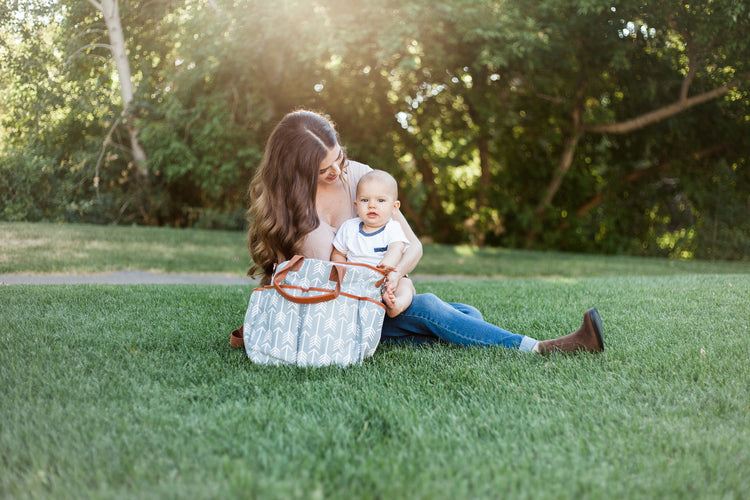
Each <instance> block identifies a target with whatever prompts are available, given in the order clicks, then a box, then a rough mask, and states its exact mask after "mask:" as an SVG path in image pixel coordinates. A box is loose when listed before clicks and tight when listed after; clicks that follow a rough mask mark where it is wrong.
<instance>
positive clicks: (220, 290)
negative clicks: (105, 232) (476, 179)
mask: <svg viewBox="0 0 750 500" xmlns="http://www.w3.org/2000/svg"><path fill="white" fill-rule="evenodd" d="M32 226H33V225H32ZM32 226H28V227H32ZM44 229H45V230H47V229H48V228H47V227H45V228H44ZM74 229H75V228H74ZM84 229H88V228H84ZM136 229H138V228H125V229H124V231H125V232H127V231H135V230H136ZM0 230H2V231H7V225H1V224H0ZM154 231H157V230H154ZM172 231H176V230H168V231H166V232H167V233H170V234H168V235H166V236H163V235H162V236H156V235H155V234H154V235H153V236H152V238H153V240H158V241H163V239H166V238H173V239H174V241H175V245H180V244H185V241H184V240H183V239H182V238H180V236H179V235H173V234H171V233H172ZM117 232H118V231H114V233H117ZM177 233H179V231H177ZM181 234H183V233H181ZM184 234H185V235H189V234H190V232H185V233H184ZM211 234H213V233H211ZM218 234H219V236H216V237H215V238H213V240H215V241H217V244H220V243H219V240H221V239H222V238H225V237H226V240H225V241H229V240H231V238H236V239H237V241H239V243H240V244H241V245H243V244H244V243H243V241H242V240H243V238H244V237H242V236H241V235H240V236H239V237H237V235H234V234H233V233H218ZM222 235H223V236H222ZM201 237H203V236H202V235H201ZM125 240H127V238H124V237H123V241H125ZM208 241H212V239H211V238H208ZM227 245H228V248H232V245H231V243H228V244H227ZM149 248H150V247H149V244H148V243H143V250H144V251H145V252H147V253H148V252H149ZM165 248H166V247H165ZM243 249H244V247H243ZM441 251H445V249H441ZM458 252H465V250H464V249H459V250H458ZM498 252H499V253H500V256H501V258H502V259H504V260H506V262H505V263H504V264H503V265H507V266H509V267H515V266H513V265H512V264H513V262H512V261H513V259H514V258H517V259H518V260H519V261H525V260H528V261H534V260H536V261H537V262H538V264H539V267H540V268H544V269H553V268H555V267H556V264H554V263H551V262H546V260H555V259H557V258H558V257H560V256H561V255H563V256H564V254H544V255H546V256H547V259H544V258H542V256H540V255H537V254H532V255H530V256H524V253H523V252H510V253H505V252H500V251H498ZM150 253H152V254H158V253H159V251H158V250H154V251H153V252H150ZM163 253H165V254H169V251H166V250H165V251H164V252H163ZM196 253H200V251H197V252H196ZM478 253H480V254H481V255H485V254H484V252H478ZM490 253H491V252H490ZM227 255H231V253H230V252H227ZM487 255H489V254H487ZM241 258H242V257H241ZM499 258H500V257H499ZM84 260H85V259H83V258H82V259H81V261H84ZM92 260H94V259H92ZM196 260H201V259H196ZM586 260H587V257H586V256H576V257H575V262H577V263H578V264H577V266H578V268H579V270H578V271H575V272H571V273H570V274H564V273H562V272H555V273H550V276H547V277H529V278H509V279H460V280H459V279H451V280H445V281H421V282H417V288H418V291H419V292H433V293H436V294H437V295H439V296H440V297H441V298H443V299H445V300H448V301H462V302H467V303H470V304H473V305H475V306H477V307H478V308H479V309H480V310H481V311H482V312H483V313H484V315H485V317H486V319H487V320H489V321H491V322H494V323H497V324H500V325H502V326H503V327H505V328H507V329H509V330H511V331H515V332H518V333H523V334H527V335H531V336H536V337H538V338H540V339H544V338H551V337H554V336H557V335H560V334H564V333H568V332H570V331H572V330H574V329H576V328H577V327H578V326H579V324H580V322H581V319H582V315H583V311H584V310H585V309H586V308H588V307H591V306H596V307H597V308H598V309H599V311H600V313H601V315H602V319H603V321H604V327H605V345H606V350H605V352H604V353H602V354H600V355H582V356H563V355H554V356H552V357H550V358H542V357H537V356H533V355H523V354H520V353H517V352H515V351H510V350H507V349H503V348H487V349H480V348H457V347H452V346H447V345H434V346H427V347H408V346H380V347H379V348H378V351H377V353H376V354H375V355H374V356H373V357H372V358H369V359H367V360H366V361H365V362H364V364H363V365H362V366H352V367H349V368H346V369H343V368H338V367H329V368H313V369H300V368H296V367H265V366H257V365H253V364H252V363H251V362H250V361H249V360H248V359H247V357H246V356H245V354H244V352H242V351H237V350H231V349H230V348H229V346H228V334H229V331H230V330H231V329H232V328H234V327H236V326H238V325H239V324H240V323H241V321H242V317H243V316H244V310H245V307H246V306H247V301H248V299H249V294H250V289H251V287H250V286H236V285H235V286H208V285H200V286H198V285H193V286H186V285H168V286H157V285H143V286H104V285H78V286H23V285H12V286H1V287H0V325H2V326H1V327H0V331H1V332H2V334H1V335H0V391H2V392H0V396H1V397H0V456H1V457H2V459H1V460H2V461H1V462H0V498H55V499H58V498H92V497H93V498H128V499H130V498H155V499H156V498H159V499H161V498H222V497H230V498H231V497H234V498H238V497H239V498H279V499H286V498H341V499H349V498H389V499H401V498H405V499H412V498H417V499H420V498H424V499H434V498H438V499H443V498H444V499H455V498H534V499H537V498H551V499H552V498H555V499H556V498H686V497H687V498H745V497H747V496H748V494H750V475H748V474H747V464H748V463H750V426H749V425H748V424H747V420H748V419H747V415H748V414H750V363H748V360H750V342H748V340H749V339H750V273H748V272H746V271H742V270H741V268H738V270H735V271H734V272H733V273H730V272H726V273H722V270H713V271H711V270H710V269H704V268H702V267H701V266H702V265H703V264H702V263H695V264H696V268H695V269H689V268H688V269H687V270H684V269H681V268H679V266H677V267H674V268H673V267H670V264H669V263H668V262H665V263H663V264H664V266H663V268H664V269H665V270H666V271H665V272H664V273H663V274H662V275H658V273H656V268H653V269H652V268H651V267H650V265H651V264H650V261H649V263H648V266H646V267H645V268H644V269H642V270H640V269H639V268H638V267H637V265H636V263H637V262H641V260H639V259H634V260H633V261H632V263H631V266H630V268H629V270H628V272H626V271H622V272H621V274H620V275H610V274H608V273H607V272H605V269H604V267H607V266H600V265H599V264H596V265H592V266H587V265H586ZM591 260H592V262H597V261H600V260H604V261H606V259H603V258H599V257H591ZM64 261H65V258H64V256H61V257H60V259H59V262H64ZM153 262H155V264H153V268H154V269H161V270H172V269H169V268H168V266H167V265H159V264H158V261H157V260H154V261H153ZM135 263H137V260H134V264H133V265H135ZM3 265H4V266H6V265H8V266H10V267H13V268H16V267H14V266H15V264H13V263H12V262H11V263H10V264H8V263H7V262H3ZM706 265H707V266H710V265H713V264H710V263H706ZM728 266H729V267H731V266H733V265H732V264H728ZM568 267H572V264H570V263H569V264H568V266H567V267H566V266H562V267H561V268H562V269H563V270H565V269H567V268H568ZM591 268H594V269H599V272H594V273H593V275H592V276H587V275H586V272H587V270H588V269H591ZM86 269H88V270H91V269H90V268H86ZM54 270H55V271H56V272H64V271H65V270H66V269H65V267H64V266H62V267H55V268H54ZM212 270H216V269H215V268H214V269H212ZM193 271H194V270H193ZM723 271H728V270H727V269H724V270H723ZM6 272H7V271H6ZM229 272H231V271H229ZM492 274H506V275H507V274H509V273H500V272H499V273H494V272H493V273H492Z"/></svg>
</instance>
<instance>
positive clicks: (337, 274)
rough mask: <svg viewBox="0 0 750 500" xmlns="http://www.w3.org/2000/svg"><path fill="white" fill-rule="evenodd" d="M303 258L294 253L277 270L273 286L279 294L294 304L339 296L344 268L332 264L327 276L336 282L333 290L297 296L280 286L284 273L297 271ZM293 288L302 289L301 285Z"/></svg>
mask: <svg viewBox="0 0 750 500" xmlns="http://www.w3.org/2000/svg"><path fill="white" fill-rule="evenodd" d="M304 259H305V258H304V257H302V256H301V255H295V256H294V257H292V258H291V259H290V260H289V263H288V264H287V265H286V266H284V269H282V270H281V271H279V272H277V273H276V274H274V276H273V287H274V288H275V289H276V291H277V292H279V294H281V296H282V297H284V298H285V299H287V300H289V301H291V302H294V303H296V304H319V303H321V302H327V301H329V300H334V299H335V298H337V297H338V296H339V294H340V293H341V280H342V279H343V277H344V272H342V271H345V270H341V269H340V266H338V265H336V264H334V265H333V266H332V267H331V276H330V277H329V279H330V280H332V281H335V282H336V288H335V289H333V290H329V291H328V292H326V293H321V294H320V295H315V296H310V297H297V296H294V295H292V294H290V293H289V292H287V291H286V290H284V288H283V287H282V286H281V282H282V281H283V280H284V278H286V275H287V274H288V273H289V271H297V270H299V269H300V267H301V266H302V261H303V260H304ZM294 288H297V289H300V290H304V289H303V288H301V287H298V286H295V287H294Z"/></svg>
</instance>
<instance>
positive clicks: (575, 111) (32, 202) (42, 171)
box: [0, 0, 750, 259]
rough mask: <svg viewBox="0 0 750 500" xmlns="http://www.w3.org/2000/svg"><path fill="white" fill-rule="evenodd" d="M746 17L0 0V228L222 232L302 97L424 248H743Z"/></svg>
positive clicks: (575, 0)
mask: <svg viewBox="0 0 750 500" xmlns="http://www.w3.org/2000/svg"><path fill="white" fill-rule="evenodd" d="M748 28H750V6H748V4H747V2H744V1H741V0H697V1H690V2H673V1H667V0H663V1H655V2H643V1H631V0H612V1H610V2H600V1H597V0H533V1H528V2H515V1H510V0H498V1H482V0H448V1H440V0H411V1H409V2H402V1H401V0H319V1H308V0H299V1H297V0H273V1H267V0H266V1H258V0H183V1H176V0H122V1H121V2H118V1H117V0H6V1H5V2H4V3H3V5H2V6H0V141H1V142H0V219H2V220H31V221H36V220H55V221H56V220H66V221H84V222H94V223H118V224H132V223H137V224H154V225H174V226H195V227H209V228H242V227H244V209H245V206H246V200H245V189H246V186H247V182H248V180H249V178H250V176H251V175H252V172H253V169H254V168H255V166H256V165H257V163H258V161H259V159H260V156H261V154H262V150H263V145H264V142H265V139H266V137H267V135H268V133H269V132H270V129H271V128H272V127H273V125H275V123H276V122H277V121H278V120H279V119H280V117H281V116H283V115H284V114H285V113H286V112H288V111H290V110H292V109H295V108H299V107H306V108H312V109H316V110H320V111H324V112H325V113H327V114H328V115H330V116H331V118H332V119H333V120H334V121H335V122H336V123H337V126H338V129H339V131H340V133H341V135H342V140H343V142H344V145H345V146H346V147H347V149H348V153H349V156H350V157H352V158H355V159H357V160H359V161H362V162H365V163H368V164H370V165H371V166H373V167H377V168H383V169H386V170H389V171H390V172H392V173H393V174H394V175H395V176H396V177H397V179H398V180H399V183H400V189H401V200H402V210H403V211H404V212H405V215H406V217H407V218H408V219H409V221H410V222H411V223H412V225H413V227H414V228H415V230H416V231H417V232H418V233H419V234H421V235H423V236H425V237H429V238H432V239H433V240H434V241H437V242H445V243H458V242H470V243H475V244H481V245H501V246H507V247H526V248H538V249H561V250H572V251H586V252H605V253H631V254H638V255H671V256H678V257H686V256H696V257H702V258H707V257H708V258H733V259H746V258H748V255H749V252H748V250H749V249H750V217H748V213H750V174H749V173H748V165H747V160H748V157H750V139H749V138H750V133H749V132H750V130H749V129H750V99H749V98H750V95H749V91H750V85H748V82H749V81H750V68H749V67H748V64H749V62H750V39H749V38H748V37H747V36H746V33H748V32H749V31H748ZM118 29H119V30H120V32H119V34H118Z"/></svg>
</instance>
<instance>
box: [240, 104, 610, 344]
mask: <svg viewBox="0 0 750 500" xmlns="http://www.w3.org/2000/svg"><path fill="white" fill-rule="evenodd" d="M370 170H371V169H370V167H368V166H366V165H363V164H361V163H357V162H355V161H351V160H348V159H347V158H346V152H345V150H344V149H343V148H342V147H341V145H340V143H339V140H338V135H337V134H336V131H335V129H334V127H333V124H332V123H331V122H330V121H329V120H328V119H326V118H325V117H323V116H321V115H319V114H317V113H313V112H310V111H296V112H293V113H289V114H288V115H286V116H285V117H284V118H283V119H282V120H281V122H279V124H278V125H277V126H276V128H275V129H274V130H273V132H272V133H271V136H270V137H269V139H268V143H267V145H266V150H265V153H264V156H263V160H262V162H261V165H260V167H259V168H258V169H257V171H256V172H255V176H254V177H253V180H252V182H251V184H250V189H249V196H250V200H251V206H250V210H249V211H248V218H249V220H250V230H249V231H248V249H249V250H250V254H251V255H252V257H253V261H254V265H253V267H252V268H250V271H249V272H248V274H251V275H260V276H261V284H263V285H266V284H269V283H270V280H271V276H272V274H273V268H274V264H276V263H279V262H283V261H286V260H289V259H290V258H292V257H293V256H294V255H298V254H300V255H303V256H305V257H309V258H316V259H322V260H330V256H331V250H332V248H333V237H334V235H335V234H336V230H337V229H338V227H339V226H340V225H341V224H342V223H343V222H344V221H345V220H347V219H350V218H352V217H355V216H356V212H355V209H354V203H353V200H354V199H355V191H354V190H355V188H356V186H357V182H358V181H359V179H360V178H361V177H362V176H363V175H364V174H365V173H367V172H369V171H370ZM394 220H396V221H398V222H399V223H400V224H401V225H402V227H403V229H404V232H405V233H406V236H407V238H408V240H409V246H408V248H407V250H406V251H405V253H404V256H403V258H402V259H401V263H400V265H399V266H398V267H397V268H396V269H395V270H394V271H393V272H391V273H390V274H389V275H388V281H389V283H395V284H396V286H398V283H399V280H400V279H401V278H402V277H404V276H406V274H407V273H409V272H411V271H412V270H414V268H415V267H416V265H417V263H418V262H419V259H420V258H421V257H422V244H421V243H420V241H419V239H418V238H417V236H416V235H415V234H414V232H413V231H412V229H411V227H409V224H408V223H407V222H406V220H405V219H404V217H403V215H402V214H401V212H396V215H394ZM384 300H387V298H385V299H384ZM438 339H440V340H443V341H445V342H448V343H451V344H457V345H479V346H491V345H502V346H505V347H509V348H515V349H519V350H521V351H524V352H529V351H531V352H538V353H540V354H547V353H550V352H552V351H555V350H558V351H563V352H575V351H590V352H597V351H601V350H603V349H604V344H603V341H602V325H601V320H600V319H599V315H598V313H597V311H596V309H590V310H589V311H587V312H586V313H585V314H584V321H583V325H581V328H579V329H578V330H577V331H576V332H574V333H572V334H570V335H566V336H564V337H561V338H558V339H553V340H545V341H541V342H540V341H537V340H535V339H533V338H531V337H527V336H524V335H517V334H514V333H510V332H507V331H505V330H503V329H502V328H499V327H497V326H495V325H492V324H490V323H487V322H485V321H483V320H482V315H481V313H480V312H479V311H478V310H477V309H476V308H474V307H472V306H468V305H465V304H448V303H446V302H443V301H442V300H440V299H439V298H438V297H436V296H435V295H433V294H429V293H428V294H417V295H415V296H414V298H413V300H412V303H411V305H410V306H409V307H408V308H407V309H406V310H405V311H404V312H402V313H401V314H399V315H398V316H396V317H394V318H389V317H386V318H385V320H384V322H383V331H382V334H381V340H384V341H402V340H408V341H432V340H438Z"/></svg>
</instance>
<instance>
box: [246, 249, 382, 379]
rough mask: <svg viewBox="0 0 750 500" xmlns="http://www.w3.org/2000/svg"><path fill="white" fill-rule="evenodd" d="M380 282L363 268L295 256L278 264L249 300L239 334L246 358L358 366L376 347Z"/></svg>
mask: <svg viewBox="0 0 750 500" xmlns="http://www.w3.org/2000/svg"><path fill="white" fill-rule="evenodd" d="M383 280H384V273H383V272H382V271H380V270H378V269H376V268H375V267H372V266H368V265H366V264H351V263H346V264H344V263H338V262H328V261H323V260H318V259H306V258H304V257H302V256H300V255H297V256H295V257H293V258H292V259H290V260H288V261H286V262H282V263H281V264H279V265H278V266H276V269H275V270H274V274H273V279H272V280H271V284H270V285H269V286H265V287H258V288H256V289H255V290H253V292H252V294H251V295H250V303H249V305H248V308H247V313H246V314H245V322H244V324H243V329H242V334H243V341H244V346H245V350H246V351H247V355H248V357H249V358H250V359H251V360H252V361H254V362H256V363H262V364H296V365H299V366H325V365H331V364H336V365H341V366H346V365H350V364H353V363H362V360H364V359H365V358H366V357H368V356H372V355H373V354H374V353H375V350H376V349H377V347H378V343H379V342H380V332H381V330H382V327H383V318H384V317H385V305H383V303H382V302H381V292H380V286H381V285H382V283H383Z"/></svg>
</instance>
